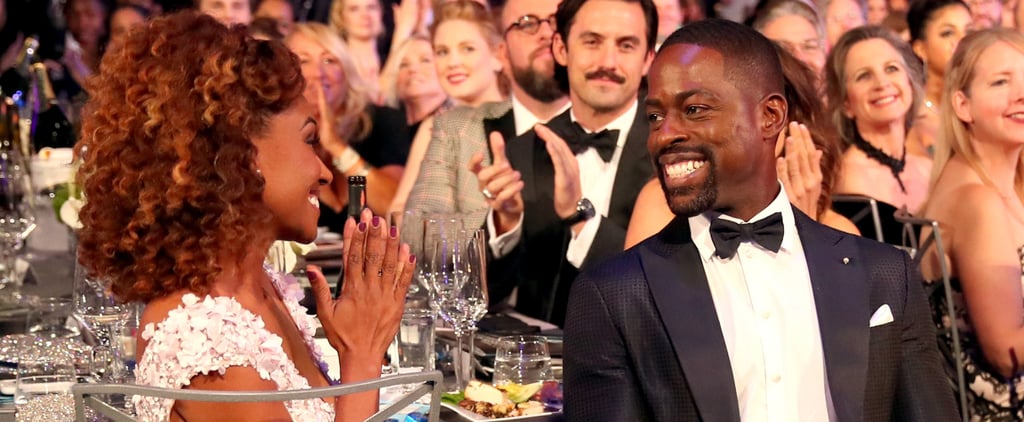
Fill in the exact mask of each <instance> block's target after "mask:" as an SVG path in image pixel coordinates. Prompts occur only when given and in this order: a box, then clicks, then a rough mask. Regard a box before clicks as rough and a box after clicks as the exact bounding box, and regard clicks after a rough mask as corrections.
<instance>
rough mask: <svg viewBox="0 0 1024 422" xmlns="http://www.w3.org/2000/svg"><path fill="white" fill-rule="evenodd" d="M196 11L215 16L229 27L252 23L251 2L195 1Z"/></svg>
mask: <svg viewBox="0 0 1024 422" xmlns="http://www.w3.org/2000/svg"><path fill="white" fill-rule="evenodd" d="M195 5H196V10H198V11H199V12H200V13H205V14H207V15H210V16H213V18H214V19H217V21H218V22H220V23H222V24H224V25H227V26H232V25H248V24H249V23H251V22H252V3H251V0H195Z"/></svg>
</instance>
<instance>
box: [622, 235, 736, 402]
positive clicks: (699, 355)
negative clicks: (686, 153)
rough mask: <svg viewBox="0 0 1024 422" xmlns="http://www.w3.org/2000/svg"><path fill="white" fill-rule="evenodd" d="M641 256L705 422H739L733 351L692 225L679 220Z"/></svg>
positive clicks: (646, 245) (649, 243) (642, 249)
mask: <svg viewBox="0 0 1024 422" xmlns="http://www.w3.org/2000/svg"><path fill="white" fill-rule="evenodd" d="M637 251H638V253H639V254H640V261H641V265H642V266H643V271H644V276H645V277H646V279H647V284H648V287H649V288H650V290H651V296H652V297H653V298H654V303H655V305H656V307H657V309H658V313H659V315H661V320H662V323H663V324H664V325H665V330H666V332H667V333H668V336H669V339H670V341H671V342H672V345H673V348H674V350H675V353H676V359H677V360H678V361H679V365H680V366H681V367H682V369H683V374H684V375H685V378H686V383H687V386H688V388H689V391H690V394H692V395H693V399H694V402H695V403H697V410H698V411H699V412H700V419H701V420H705V421H737V422H738V421H739V420H740V415H739V405H738V402H737V399H736V387H735V383H734V382H733V375H732V366H731V364H730V363H729V351H728V349H727V348H726V346H725V339H724V338H723V337H722V328H721V325H720V324H719V321H718V313H717V312H716V310H715V302H714V300H713V299H712V297H711V289H710V288H709V287H708V280H707V276H706V275H705V273H704V265H703V264H702V263H701V259H700V254H699V252H698V251H697V247H696V246H695V245H694V244H693V241H692V240H691V238H690V227H689V222H688V221H687V219H686V218H683V217H677V218H676V219H675V220H673V221H672V223H670V224H669V225H668V226H667V227H666V228H665V229H663V230H662V231H661V233H659V234H658V235H657V236H655V237H654V238H652V239H650V240H648V241H646V242H644V243H643V244H642V245H641V247H639V248H637ZM681 399H682V398H681Z"/></svg>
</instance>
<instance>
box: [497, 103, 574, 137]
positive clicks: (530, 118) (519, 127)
mask: <svg viewBox="0 0 1024 422" xmlns="http://www.w3.org/2000/svg"><path fill="white" fill-rule="evenodd" d="M510 97H512V119H513V122H514V124H515V126H516V136H519V135H522V134H524V133H526V132H529V131H530V129H533V126H534V125H536V124H537V123H547V122H542V121H541V120H540V118H539V117H537V115H536V114H533V112H532V111H530V109H528V108H526V106H525V105H523V103H522V102H520V101H519V99H518V98H516V94H515V93H513V94H512V95H510ZM569 105H570V104H569V102H566V103H565V104H564V105H563V106H562V108H561V109H559V110H558V112H557V113H555V116H557V115H559V114H562V113H564V112H565V110H566V109H568V108H569Z"/></svg>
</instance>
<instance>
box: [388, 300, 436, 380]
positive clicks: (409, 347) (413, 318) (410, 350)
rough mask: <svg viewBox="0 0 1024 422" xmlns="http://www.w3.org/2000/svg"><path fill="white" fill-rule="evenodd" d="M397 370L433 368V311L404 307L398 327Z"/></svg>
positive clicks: (404, 371)
mask: <svg viewBox="0 0 1024 422" xmlns="http://www.w3.org/2000/svg"><path fill="white" fill-rule="evenodd" d="M397 340H398V372H399V373H408V372H422V371H423V370H433V369H434V356H435V353H434V312H433V311H432V310H430V309H406V310H405V312H404V313H403V314H402V323H401V325H399V327H398V336H397Z"/></svg>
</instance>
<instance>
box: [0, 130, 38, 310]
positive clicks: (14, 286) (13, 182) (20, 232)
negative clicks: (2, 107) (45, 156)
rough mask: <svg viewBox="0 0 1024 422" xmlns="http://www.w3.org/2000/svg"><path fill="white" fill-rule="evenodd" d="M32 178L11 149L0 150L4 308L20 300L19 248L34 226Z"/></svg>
mask: <svg viewBox="0 0 1024 422" xmlns="http://www.w3.org/2000/svg"><path fill="white" fill-rule="evenodd" d="M28 192H31V181H30V180H29V178H28V172H27V170H26V169H25V168H24V167H23V166H22V165H21V159H20V158H19V156H18V154H17V152H16V151H14V150H0V265H3V273H2V276H0V289H2V290H3V291H2V293H0V296H2V297H0V303H2V304H3V305H5V306H4V307H7V306H11V305H17V304H18V303H19V302H20V299H21V295H20V288H21V282H22V277H21V274H19V272H18V270H17V265H16V263H17V256H18V250H19V249H20V248H21V246H22V245H23V244H24V243H23V242H24V241H25V239H26V238H28V236H29V234H31V233H32V231H33V230H35V228H36V219H35V214H34V213H33V212H32V206H31V204H30V202H29V199H30V197H31V195H26V193H28Z"/></svg>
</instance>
